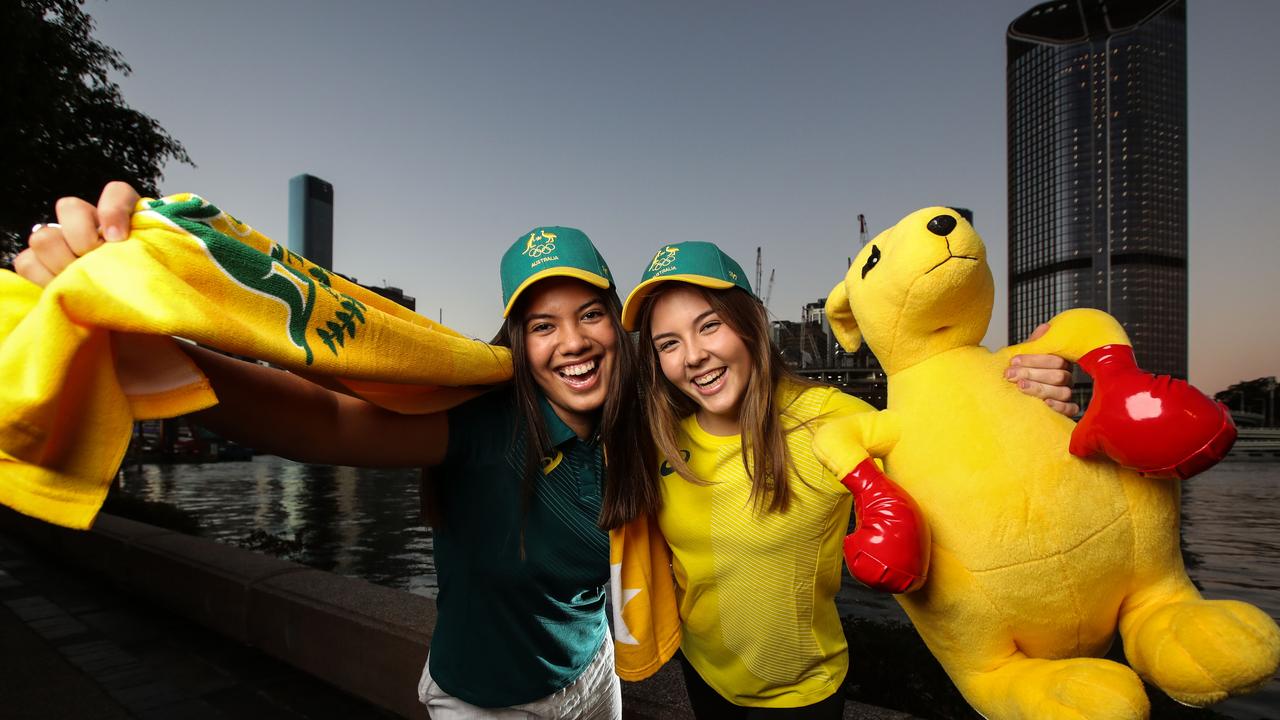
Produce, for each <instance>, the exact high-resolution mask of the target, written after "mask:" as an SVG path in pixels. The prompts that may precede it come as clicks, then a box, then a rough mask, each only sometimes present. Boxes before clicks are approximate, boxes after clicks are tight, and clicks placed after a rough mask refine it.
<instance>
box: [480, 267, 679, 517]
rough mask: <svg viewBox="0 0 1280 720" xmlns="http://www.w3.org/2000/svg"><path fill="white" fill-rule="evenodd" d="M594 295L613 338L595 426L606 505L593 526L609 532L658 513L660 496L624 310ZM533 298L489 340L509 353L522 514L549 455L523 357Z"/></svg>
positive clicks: (610, 296)
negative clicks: (610, 363)
mask: <svg viewBox="0 0 1280 720" xmlns="http://www.w3.org/2000/svg"><path fill="white" fill-rule="evenodd" d="M592 290H596V291H597V293H598V296H599V297H600V300H601V301H603V303H604V305H605V309H606V315H608V317H609V322H610V323H611V324H612V325H613V330H614V335H615V337H616V338H617V340H616V343H617V346H616V347H615V348H614V358H615V359H614V363H613V365H614V371H613V373H612V375H611V376H610V377H609V388H608V392H607V394H606V395H605V401H604V407H602V408H601V410H600V420H599V424H598V425H597V426H596V434H597V437H599V438H600V444H601V446H602V447H603V449H604V457H605V463H604V491H603V496H604V497H603V500H604V502H603V503H602V505H601V508H600V517H599V518H598V519H597V521H596V522H597V524H598V525H599V526H600V527H601V528H602V529H605V530H612V529H613V528H616V527H620V526H621V525H623V524H625V523H627V522H629V521H631V520H633V519H635V518H636V517H638V516H640V515H642V514H645V513H650V512H656V511H657V510H658V508H659V507H660V506H661V503H662V496H661V493H660V491H659V489H658V479H657V473H656V470H657V469H656V467H655V465H654V463H653V458H654V457H655V453H654V446H653V440H652V438H650V437H649V433H648V432H647V431H646V430H647V423H646V422H645V414H644V404H643V403H642V402H641V401H640V395H639V391H638V388H639V385H638V383H637V372H636V368H637V361H636V348H635V344H634V343H632V342H631V338H630V336H629V335H628V334H627V332H626V331H625V330H623V329H622V321H621V320H620V317H621V313H622V305H621V303H620V302H619V301H618V296H617V294H615V293H613V292H612V291H603V290H598V289H597V288H594V287H592ZM531 295H532V293H530V292H527V291H526V293H525V294H524V296H523V297H522V298H521V299H520V301H518V302H517V303H516V305H515V307H513V308H512V309H511V312H510V313H508V314H507V318H506V320H505V321H504V322H503V323H502V327H501V328H500V329H499V330H498V334H497V335H496V336H495V337H494V338H493V341H492V344H493V345H501V346H503V347H507V348H510V349H511V361H512V366H513V370H514V372H513V378H512V388H513V392H514V394H515V400H516V408H517V413H516V415H517V418H518V422H519V427H518V428H516V437H517V438H523V443H524V471H523V473H522V475H521V485H520V488H521V489H520V493H521V506H522V508H523V510H524V511H527V510H528V508H529V504H530V502H531V501H532V499H533V495H534V493H536V492H537V479H538V478H539V477H541V476H542V459H543V458H544V457H547V456H548V455H550V454H551V453H552V448H551V440H550V438H549V436H548V434H547V426H546V423H545V421H544V420H543V417H542V408H541V407H540V404H539V400H538V398H539V397H540V396H541V395H542V391H541V390H540V389H539V388H538V384H537V383H536V382H535V381H534V379H533V372H532V370H531V369H530V367H529V358H528V356H527V355H526V354H525V323H524V310H525V308H526V306H527V304H528V303H527V301H528V298H529V297H530V296H531ZM524 514H525V513H522V517H523V516H524Z"/></svg>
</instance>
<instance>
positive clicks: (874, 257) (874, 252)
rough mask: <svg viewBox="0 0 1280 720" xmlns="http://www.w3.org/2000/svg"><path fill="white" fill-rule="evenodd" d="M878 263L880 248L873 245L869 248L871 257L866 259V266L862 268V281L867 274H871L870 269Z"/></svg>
mask: <svg viewBox="0 0 1280 720" xmlns="http://www.w3.org/2000/svg"><path fill="white" fill-rule="evenodd" d="M879 262H880V248H878V247H876V246H875V245H872V246H871V257H869V258H867V264H866V265H863V266H862V279H863V280H865V279H866V278H867V273H869V272H871V268H873V267H875V266H876V264H877V263H879Z"/></svg>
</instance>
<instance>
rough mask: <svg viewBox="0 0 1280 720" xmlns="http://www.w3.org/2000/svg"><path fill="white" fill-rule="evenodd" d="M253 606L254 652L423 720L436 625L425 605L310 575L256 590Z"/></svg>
mask: <svg viewBox="0 0 1280 720" xmlns="http://www.w3.org/2000/svg"><path fill="white" fill-rule="evenodd" d="M251 602H252V610H251V612H250V613H249V634H250V642H251V643H252V644H253V645H255V646H257V647H260V648H262V649H263V650H265V651H266V652H267V653H269V654H270V655H273V656H275V657H278V658H280V659H281V660H284V661H285V662H287V663H289V664H291V665H293V666H295V667H297V668H300V669H301V670H304V671H306V672H308V673H311V674H312V675H315V676H317V677H320V678H323V679H324V680H326V681H328V682H330V683H332V684H334V685H336V686H338V687H341V688H343V689H344V690H347V691H348V692H350V693H352V694H355V695H359V696H360V697H363V698H368V699H370V700H372V701H374V702H376V703H377V704H378V705H380V706H382V707H384V708H387V709H388V710H391V711H393V712H395V713H397V714H400V715H402V716H405V717H425V715H426V713H425V711H424V710H423V708H422V705H421V704H419V703H418V697H417V687H418V676H419V674H420V673H421V671H422V664H423V663H424V662H425V661H426V659H427V649H428V647H429V646H430V644H431V632H432V628H434V627H435V622H436V608H435V603H434V602H432V601H431V600H428V599H426V598H423V597H420V596H418V595H414V594H412V593H407V592H403V591H399V590H393V589H391V588H386V587H381V586H378V585H372V584H370V583H367V582H364V581H362V580H355V579H352V578H347V577H342V576H339V575H333V574H331V573H325V572H320V571H317V570H308V571H305V572H300V573H290V574H286V575H277V576H275V577H273V578H270V579H267V580H263V581H262V582H260V583H257V584H256V585H255V586H254V588H253V590H252V600H251ZM339 658H340V659H339Z"/></svg>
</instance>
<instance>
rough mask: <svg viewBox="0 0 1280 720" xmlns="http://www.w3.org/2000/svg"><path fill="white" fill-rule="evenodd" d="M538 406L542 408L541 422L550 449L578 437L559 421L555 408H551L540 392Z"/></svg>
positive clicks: (548, 401)
mask: <svg viewBox="0 0 1280 720" xmlns="http://www.w3.org/2000/svg"><path fill="white" fill-rule="evenodd" d="M538 405H539V406H541V407H542V420H543V422H545V423H546V428H547V439H549V440H550V441H551V447H560V446H561V445H563V444H565V443H566V442H568V441H570V440H573V439H575V438H577V437H578V433H576V432H574V431H573V428H571V427H569V426H568V425H566V424H565V422H564V420H561V419H560V416H559V415H557V414H556V410H555V408H553V407H551V401H550V400H548V399H547V396H546V395H544V394H542V393H541V392H540V393H538Z"/></svg>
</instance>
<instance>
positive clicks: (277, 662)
mask: <svg viewBox="0 0 1280 720" xmlns="http://www.w3.org/2000/svg"><path fill="white" fill-rule="evenodd" d="M104 520H105V522H100V523H99V526H100V528H101V527H102V526H107V527H108V528H109V529H108V530H107V531H105V532H104V531H102V530H95V531H92V532H91V533H89V534H72V535H65V533H66V532H68V531H62V530H52V529H46V528H41V527H39V526H38V525H33V524H32V523H31V522H30V521H28V520H26V519H25V518H20V517H18V516H16V515H14V514H13V513H11V512H9V511H8V510H5V509H3V508H0V648H3V652H0V678H4V680H3V682H0V708H4V712H3V716H4V717H5V718H7V719H9V720H28V719H30V720H35V719H36V718H39V719H40V720H45V719H53V720H63V719H65V720H116V719H117V718H119V719H128V718H137V719H139V720H165V719H169V718H173V719H175V720H176V719H178V718H181V719H182V720H218V719H227V720H231V719H235V720H240V719H245V720H256V719H257V718H263V719H265V718H282V719H284V720H290V719H303V718H374V719H382V718H397V717H418V718H426V717H427V714H426V712H425V711H424V710H422V709H421V708H420V707H417V708H415V707H414V705H415V703H413V702H412V701H410V702H409V703H403V702H400V704H399V705H397V706H396V707H393V708H389V707H386V706H387V705H395V704H396V703H395V702H390V703H388V702H385V701H384V702H382V703H378V702H376V701H371V700H370V699H369V698H368V697H359V696H357V694H355V692H360V691H362V690H363V691H364V692H365V694H367V695H371V696H373V697H375V698H377V691H376V688H375V691H374V692H369V691H368V685H367V683H366V684H364V685H362V684H361V682H360V681H359V680H357V681H354V682H353V683H351V684H352V686H353V687H355V691H354V692H348V691H347V690H344V689H342V688H341V687H339V685H341V684H342V682H341V677H342V676H341V675H338V676H337V677H338V678H339V680H338V683H337V684H335V683H334V682H332V681H329V682H327V681H326V680H325V679H320V678H317V677H316V676H315V675H314V674H312V673H309V672H304V671H303V670H301V669H299V668H298V667H296V666H295V665H297V664H299V663H290V662H286V661H284V660H282V659H279V658H278V657H273V656H272V655H271V654H269V653H268V652H266V651H264V650H263V649H259V648H256V647H253V646H252V645H251V644H246V643H245V642H241V641H240V640H238V639H235V638H233V637H228V636H227V635H226V634H224V633H220V632H215V631H213V630H211V629H208V628H207V627H204V626H202V624H200V623H197V622H195V621H193V620H192V619H190V618H188V617H184V614H180V613H181V606H182V604H181V603H179V605H178V608H177V609H178V612H175V611H173V610H171V609H169V608H165V607H161V606H159V605H157V604H156V603H153V602H152V601H151V600H150V599H148V598H146V597H145V595H146V593H145V592H144V593H138V592H136V591H134V590H122V589H121V588H120V587H117V585H120V584H121V582H120V578H117V579H116V580H111V579H108V577H106V576H104V575H101V574H99V572H105V573H107V575H111V574H112V573H113V572H114V573H118V574H119V575H120V576H121V577H123V576H125V575H137V574H138V573H139V572H140V569H139V567H137V566H136V563H135V566H134V567H132V568H131V569H128V570H124V569H122V568H123V566H121V565H118V564H116V563H117V562H118V560H112V559H111V558H109V557H107V556H106V555H98V554H97V553H101V552H102V551H101V550H100V549H99V550H93V551H87V550H85V548H92V547H93V545H92V544H91V543H92V539H91V538H89V537H88V536H91V535H103V534H105V535H110V536H119V535H124V534H130V533H132V534H133V535H135V536H137V537H144V536H145V537H151V538H161V539H164V538H165V537H166V536H168V535H170V534H169V533H167V531H160V530H158V529H155V528H151V529H150V530H151V531H154V532H151V534H150V535H145V533H147V532H148V531H147V530H145V528H150V526H143V525H139V524H137V523H130V522H129V521H121V520H119V519H118V518H111V517H110V516H104ZM32 528H35V533H34V534H32V532H31V530H32ZM47 536H53V537H64V541H63V543H61V546H60V547H55V548H54V549H52V550H50V548H49V547H46V544H47V542H46V541H45V540H43V539H42V537H47ZM145 537H144V539H145ZM170 539H171V540H172V538H170ZM86 540H87V541H89V542H90V544H88V545H86V544H85V543H84V541H86ZM154 542H155V543H156V544H157V545H158V544H160V540H154ZM204 543H207V541H202V540H198V539H195V538H186V537H185V536H182V544H184V545H194V546H195V547H197V548H200V547H202V546H203V544H204ZM131 544H137V545H143V544H145V543H144V542H143V540H133V541H131ZM54 545H55V546H56V545H59V543H57V542H55V543H54ZM209 545H210V546H214V545H216V543H209ZM204 550H205V551H208V552H210V553H211V554H213V555H215V556H217V555H225V554H227V553H231V554H233V555H234V554H239V553H245V552H246V551H243V550H239V549H236V548H227V547H224V546H217V547H209V548H204ZM186 552H189V550H188V551H186ZM77 553H80V554H84V556H83V557H80V558H75V557H70V558H69V557H68V555H69V554H77ZM134 554H137V552H136V551H135V553H134ZM172 554H176V553H172ZM197 554H198V553H197ZM169 559H172V558H169ZM268 561H269V562H270V563H272V564H273V567H277V569H275V570H273V571H272V572H271V573H270V574H269V575H270V577H273V578H280V577H281V576H293V577H294V581H295V584H298V582H299V579H300V578H307V577H310V576H313V575H320V576H325V575H328V574H327V573H319V571H314V570H310V569H303V568H300V566H292V564H291V563H284V561H276V560H275V559H274V558H271V559H267V558H261V559H260V562H268ZM220 562H225V560H218V559H215V560H214V561H209V562H207V563H206V567H205V569H204V570H205V572H209V568H215V569H216V568H219V567H220V564H219V563H220ZM249 562H250V563H251V564H253V563H255V562H258V560H255V559H250V560H249ZM197 564H199V563H197ZM281 564H283V565H287V566H292V567H296V568H297V570H296V572H292V573H291V572H290V571H289V569H288V568H286V569H285V570H284V571H281V570H279V569H278V566H280V565H281ZM86 567H90V568H94V570H89V571H86V569H85V568H86ZM152 570H154V572H155V573H156V574H158V575H159V577H151V582H156V583H162V584H171V585H174V586H177V587H176V588H170V589H171V590H176V591H177V592H178V593H181V592H182V591H183V588H186V590H187V592H188V594H190V595H193V596H195V595H200V596H203V597H204V598H205V600H204V602H205V603H206V604H208V603H209V602H217V601H218V599H219V598H218V597H217V595H216V593H209V592H208V588H201V587H199V585H200V582H199V581H198V580H196V579H194V577H193V576H190V575H186V576H184V575H183V573H181V572H173V571H172V570H171V569H170V570H166V568H165V567H164V566H162V565H159V564H157V565H156V566H155V567H151V566H150V565H148V566H147V567H146V568H145V569H142V570H141V572H145V573H147V574H150V573H151V572H152ZM264 576H265V575H264ZM328 581H334V582H340V583H341V584H342V586H343V587H348V586H352V584H354V592H355V593H356V594H357V595H358V594H359V593H360V592H361V591H368V590H371V589H372V592H374V593H375V594H376V595H377V596H378V597H385V596H387V595H388V594H392V595H390V597H392V599H393V604H394V602H395V601H397V600H403V601H405V602H406V603H407V604H408V605H409V607H411V608H414V607H416V606H415V605H414V603H415V602H423V603H427V604H431V603H430V601H427V600H424V599H422V598H418V597H417V596H412V595H410V594H409V593H401V592H399V591H393V590H389V589H386V588H381V587H378V586H369V588H364V587H361V586H364V585H367V584H366V583H363V582H362V581H355V580H350V579H348V578H337V577H336V576H333V577H331V578H328V579H326V578H321V583H322V584H323V583H324V582H328ZM257 582H258V583H259V584H263V585H265V584H266V581H265V580H262V581H257ZM128 584H129V583H127V582H125V583H124V585H126V586H127V585H128ZM142 584H143V585H145V584H146V583H142ZM314 584H315V581H314V580H313V581H312V585H314ZM352 592H353V591H352V590H351V589H347V590H346V591H345V592H344V593H343V594H345V595H350V594H351V593H352ZM294 593H295V595H299V594H301V593H300V591H297V590H295V591H294ZM397 595H399V596H407V597H404V598H397V597H396V596H397ZM296 599H297V598H295V601H296ZM168 604H169V605H170V606H171V607H172V603H168ZM196 604H197V605H198V604H199V603H196ZM230 604H234V603H230ZM325 604H326V603H323V602H322V603H312V605H325ZM327 604H328V605H329V606H330V607H331V608H338V609H337V610H333V612H334V614H335V617H334V618H333V620H332V622H331V624H332V625H333V626H335V627H337V628H339V629H340V628H341V626H342V623H343V622H345V621H347V620H348V619H349V618H347V617H344V616H345V615H349V614H351V613H350V612H344V611H343V610H342V609H341V607H342V604H341V603H337V602H332V601H330V602H328V603H327ZM354 604H356V605H359V604H360V603H358V602H357V603H354ZM266 605H268V603H266V602H264V601H261V600H259V601H256V602H255V603H254V604H253V607H254V608H255V610H256V609H257V608H260V607H263V606H266ZM373 605H374V606H375V607H377V606H378V603H377V602H374V603H373ZM206 610H211V609H208V608H206ZM213 611H215V612H216V610H213ZM312 611H313V612H314V608H312ZM277 612H278V611H277ZM246 614H247V613H246ZM384 615H385V613H384ZM242 621H244V622H245V623H246V624H249V625H251V624H252V623H253V620H252V618H242ZM320 621H321V622H325V620H324V619H323V618H321V620H320ZM384 624H388V625H392V626H394V622H386V623H384ZM290 627H291V631H294V632H295V635H296V634H297V633H296V631H295V630H293V629H292V625H290ZM299 627H302V626H301V625H299ZM411 630H412V629H411ZM392 634H396V633H395V632H394V628H393V632H392ZM400 634H407V635H409V636H410V639H411V640H412V641H413V642H414V643H418V642H420V639H421V638H420V637H419V636H417V635H414V633H413V632H412V631H410V632H407V633H400ZM386 635H387V632H386V628H379V629H378V631H377V632H371V636H370V637H369V638H368V642H369V644H370V645H371V646H372V647H375V648H376V647H379V644H380V643H386V642H387V641H386V639H385V636H386ZM428 637H429V636H428ZM287 640H288V642H289V644H290V645H291V646H301V645H304V644H305V639H304V638H301V637H296V636H291V637H289V638H287ZM361 640H362V639H361V638H359V637H357V638H355V640H354V641H355V642H361ZM347 641H348V642H351V641H352V640H351V639H350V638H348V639H347ZM264 644H269V643H264ZM375 652H376V651H375ZM277 654H279V655H287V654H288V653H287V652H281V651H277ZM309 654H314V646H313V647H312V650H311V651H310V653H309ZM340 654H341V653H338V652H335V653H334V655H335V657H334V661H333V663H332V664H333V665H341V664H342V661H343V658H342V657H339V656H340ZM422 654H423V655H424V656H425V647H423V648H422ZM420 662H421V661H418V667H420ZM404 670H405V672H404V673H402V674H404V675H406V676H410V675H416V673H417V667H412V668H405V669H404ZM395 682H396V685H397V686H398V685H399V684H401V683H402V682H403V679H402V678H401V679H397V680H396V681H395ZM404 690H405V691H407V692H408V693H412V691H413V688H412V687H411V686H410V687H407V688H404ZM623 713H624V717H626V718H636V719H637V720H644V719H648V718H653V719H655V720H656V719H658V718H661V719H662V720H683V719H685V718H692V713H691V712H690V711H689V708H688V703H687V700H686V698H685V692H684V686H683V680H682V678H681V676H680V671H679V668H678V667H676V666H675V664H674V663H670V664H668V665H667V666H666V667H665V668H663V670H662V671H660V672H659V673H658V674H657V675H656V676H654V677H653V678H651V679H649V680H646V681H645V682H642V683H624V684H623ZM910 717H911V716H909V715H906V714H903V713H899V712H895V711H890V710H884V709H881V708H875V707H870V706H866V705H860V704H857V703H848V704H846V707H845V718H868V719H870V720H909V718H910Z"/></svg>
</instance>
